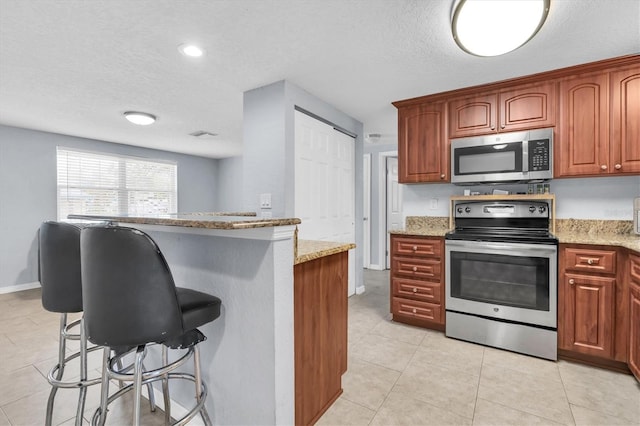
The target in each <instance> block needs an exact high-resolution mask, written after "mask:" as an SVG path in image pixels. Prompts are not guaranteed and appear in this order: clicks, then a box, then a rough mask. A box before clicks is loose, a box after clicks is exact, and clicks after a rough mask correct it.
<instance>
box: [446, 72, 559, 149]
mask: <svg viewBox="0 0 640 426" xmlns="http://www.w3.org/2000/svg"><path fill="white" fill-rule="evenodd" d="M555 94H556V86H555V84H553V83H540V84H535V85H526V86H521V87H518V86H516V87H513V88H507V89H504V90H500V91H498V92H496V93H485V94H479V95H477V96H476V95H473V96H466V97H464V98H460V99H454V100H451V101H449V115H448V119H449V137H450V138H459V137H466V136H476V135H485V134H491V133H497V132H512V131H517V130H526V129H536V128H541V127H553V126H554V125H555V102H556V101H555Z"/></svg>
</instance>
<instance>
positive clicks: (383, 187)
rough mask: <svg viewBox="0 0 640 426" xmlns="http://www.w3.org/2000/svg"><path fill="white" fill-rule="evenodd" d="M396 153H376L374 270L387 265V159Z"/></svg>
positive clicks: (396, 153)
mask: <svg viewBox="0 0 640 426" xmlns="http://www.w3.org/2000/svg"><path fill="white" fill-rule="evenodd" d="M397 156H398V151H397V150H396V151H383V152H379V153H378V192H379V194H380V203H379V204H378V265H376V266H377V268H376V269H379V270H385V269H386V263H387V253H386V252H387V157H397Z"/></svg>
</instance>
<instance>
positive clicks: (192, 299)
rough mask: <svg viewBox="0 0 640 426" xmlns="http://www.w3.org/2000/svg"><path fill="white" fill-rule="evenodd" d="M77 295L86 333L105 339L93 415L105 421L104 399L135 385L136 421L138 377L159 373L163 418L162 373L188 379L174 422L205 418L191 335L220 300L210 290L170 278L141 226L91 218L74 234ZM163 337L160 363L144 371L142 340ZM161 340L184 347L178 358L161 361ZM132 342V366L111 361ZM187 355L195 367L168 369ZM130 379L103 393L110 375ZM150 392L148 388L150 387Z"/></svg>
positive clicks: (144, 380) (195, 336)
mask: <svg viewBox="0 0 640 426" xmlns="http://www.w3.org/2000/svg"><path fill="white" fill-rule="evenodd" d="M80 246H81V264H82V286H83V292H82V298H83V304H84V317H85V327H86V331H87V337H88V339H89V341H90V342H92V343H94V344H97V345H101V346H105V347H109V348H111V349H113V350H114V352H115V355H114V356H111V351H109V350H105V352H104V358H103V374H102V394H101V403H100V408H98V409H97V410H96V412H95V413H94V416H93V418H92V423H96V422H100V423H101V424H104V422H105V420H106V414H107V408H108V405H109V404H110V403H111V402H112V401H114V400H115V399H117V398H119V397H120V396H122V395H124V394H125V393H126V392H128V391H130V390H132V389H133V390H134V409H133V424H135V425H138V424H139V421H140V397H141V387H142V385H143V384H149V383H151V382H154V381H160V380H161V381H162V387H163V393H164V400H165V413H166V421H167V423H169V422H170V398H169V392H168V381H169V380H170V379H186V380H190V381H193V382H194V383H195V388H196V389H195V397H196V404H195V407H194V408H193V409H191V410H190V411H189V413H187V414H186V415H185V416H184V417H183V418H181V419H179V420H178V421H177V422H176V424H185V423H187V422H188V421H189V420H191V419H192V418H193V417H195V416H196V415H197V414H198V413H199V414H200V415H201V417H202V419H203V420H204V422H205V424H207V425H210V424H211V420H210V419H209V415H208V413H207V410H206V408H205V406H204V403H205V398H206V395H207V387H206V385H205V383H203V382H202V379H201V375H200V354H199V350H198V346H197V345H198V343H200V342H202V341H204V340H205V339H206V337H205V336H204V335H203V334H202V333H201V332H200V331H199V330H198V329H197V327H200V326H202V325H204V324H207V323H209V322H211V321H213V320H215V319H216V318H217V317H218V316H220V305H221V301H220V299H218V298H217V297H215V296H212V295H209V294H206V293H202V292H199V291H195V290H190V289H186V288H179V287H176V286H175V283H174V281H173V276H172V274H171V271H170V269H169V266H168V265H167V262H166V261H165V258H164V256H163V255H162V253H161V251H160V249H159V248H158V246H157V245H156V243H155V242H154V241H153V240H152V239H151V237H149V236H148V235H147V234H145V233H144V232H142V231H139V230H137V229H133V228H126V227H120V226H95V227H94V226H92V227H87V228H85V229H84V230H83V231H82V234H81V237H80ZM153 343H158V344H161V345H162V361H163V365H162V366H161V367H160V368H157V369H154V370H148V371H144V369H143V368H142V361H143V359H144V357H145V355H146V350H147V346H148V345H150V344H153ZM167 348H172V349H185V350H186V353H185V354H184V355H183V356H181V357H180V358H179V359H178V360H176V361H174V362H172V363H171V364H167ZM132 350H135V361H134V364H133V372H132V373H128V372H123V371H122V370H121V369H120V368H118V366H117V364H118V360H121V359H122V357H124V356H125V355H126V354H127V353H130V352H131V351H132ZM192 356H193V359H194V374H187V373H181V372H173V371H175V370H176V369H177V368H178V367H180V366H181V365H183V364H184V363H185V362H186V361H187V360H188V359H190V358H191V357H192ZM110 379H116V380H121V381H131V382H133V383H131V384H129V385H127V386H125V387H123V388H121V389H120V390H118V392H116V393H115V394H113V395H111V396H109V394H108V392H109V390H108V387H109V380H110ZM151 392H152V391H151Z"/></svg>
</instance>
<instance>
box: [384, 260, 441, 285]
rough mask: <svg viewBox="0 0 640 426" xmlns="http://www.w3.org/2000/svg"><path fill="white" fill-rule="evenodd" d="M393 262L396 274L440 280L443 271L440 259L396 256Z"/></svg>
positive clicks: (393, 269) (392, 268) (392, 267)
mask: <svg viewBox="0 0 640 426" xmlns="http://www.w3.org/2000/svg"><path fill="white" fill-rule="evenodd" d="M391 263H392V264H391V270H392V271H393V274H394V276H397V275H403V276H405V277H410V278H421V279H428V280H439V279H440V275H441V272H442V271H441V269H442V262H441V261H440V259H429V258H425V259H421V258H411V257H394V258H393V259H392V262H391Z"/></svg>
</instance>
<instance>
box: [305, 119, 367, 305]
mask: <svg viewBox="0 0 640 426" xmlns="http://www.w3.org/2000/svg"><path fill="white" fill-rule="evenodd" d="M295 122H296V126H295V127H296V136H295V140H296V142H295V216H296V217H298V218H300V219H301V220H302V223H301V224H300V225H298V238H299V239H303V240H321V241H337V242H350V243H354V242H355V174H354V167H355V161H354V155H355V139H354V138H352V137H350V136H347V135H345V134H344V133H342V132H339V131H337V130H335V129H334V128H333V127H331V126H329V125H328V124H326V123H323V122H321V121H319V120H316V119H314V118H312V117H309V116H308V115H306V114H304V113H301V112H299V111H296V119H295ZM352 294H355V256H354V255H353V254H350V255H349V295H352Z"/></svg>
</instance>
